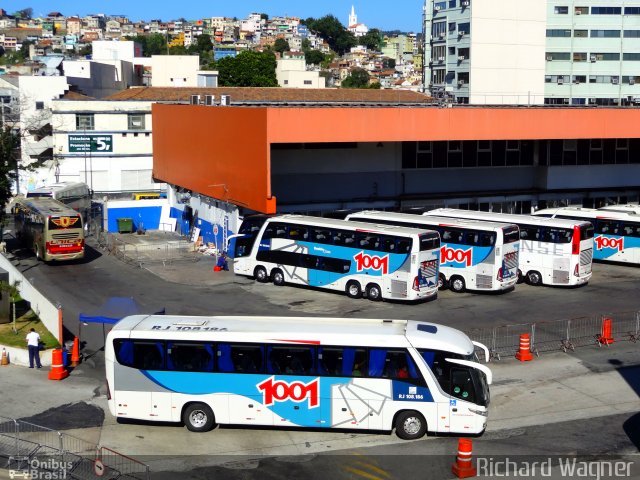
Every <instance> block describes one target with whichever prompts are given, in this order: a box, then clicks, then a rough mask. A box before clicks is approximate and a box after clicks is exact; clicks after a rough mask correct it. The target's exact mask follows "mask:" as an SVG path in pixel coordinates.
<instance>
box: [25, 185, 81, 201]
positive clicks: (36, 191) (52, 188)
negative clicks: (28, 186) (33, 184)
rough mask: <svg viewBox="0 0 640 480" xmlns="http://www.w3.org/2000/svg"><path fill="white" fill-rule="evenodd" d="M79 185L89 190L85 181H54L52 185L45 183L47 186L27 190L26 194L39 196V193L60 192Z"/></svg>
mask: <svg viewBox="0 0 640 480" xmlns="http://www.w3.org/2000/svg"><path fill="white" fill-rule="evenodd" d="M78 187H82V188H85V189H87V190H89V186H88V185H87V184H86V183H84V182H58V183H52V184H50V185H45V186H42V187H38V188H35V189H33V190H30V191H28V192H27V195H26V196H27V198H28V197H30V196H37V195H42V194H47V193H52V192H58V191H61V190H70V189H73V188H78Z"/></svg>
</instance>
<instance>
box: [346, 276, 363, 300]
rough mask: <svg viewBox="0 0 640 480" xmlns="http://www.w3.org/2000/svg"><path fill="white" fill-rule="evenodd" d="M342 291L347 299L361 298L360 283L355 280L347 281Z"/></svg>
mask: <svg viewBox="0 0 640 480" xmlns="http://www.w3.org/2000/svg"><path fill="white" fill-rule="evenodd" d="M344 290H345V292H346V294H347V297H349V298H360V297H362V287H361V286H360V283H358V282H356V281H355V280H349V281H348V282H347V286H346V287H345V289H344Z"/></svg>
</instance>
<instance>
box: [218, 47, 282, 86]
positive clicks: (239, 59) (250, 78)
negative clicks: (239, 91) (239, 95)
mask: <svg viewBox="0 0 640 480" xmlns="http://www.w3.org/2000/svg"><path fill="white" fill-rule="evenodd" d="M217 69H218V72H219V77H218V80H219V82H220V86H221V87H277V86H278V81H277V79H276V57H275V55H274V54H273V53H270V52H251V51H246V52H241V53H240V54H238V55H237V56H236V57H226V58H223V59H221V60H220V61H219V62H217Z"/></svg>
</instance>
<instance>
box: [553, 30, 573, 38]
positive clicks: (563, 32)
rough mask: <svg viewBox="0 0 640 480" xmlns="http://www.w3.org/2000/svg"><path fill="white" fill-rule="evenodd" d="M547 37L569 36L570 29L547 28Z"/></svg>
mask: <svg viewBox="0 0 640 480" xmlns="http://www.w3.org/2000/svg"><path fill="white" fill-rule="evenodd" d="M547 37H548V38H557V37H571V30H565V29H554V28H548V29H547Z"/></svg>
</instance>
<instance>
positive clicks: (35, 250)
mask: <svg viewBox="0 0 640 480" xmlns="http://www.w3.org/2000/svg"><path fill="white" fill-rule="evenodd" d="M33 251H34V252H36V260H42V254H41V253H40V246H39V245H38V244H35V245H34V246H33Z"/></svg>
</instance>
